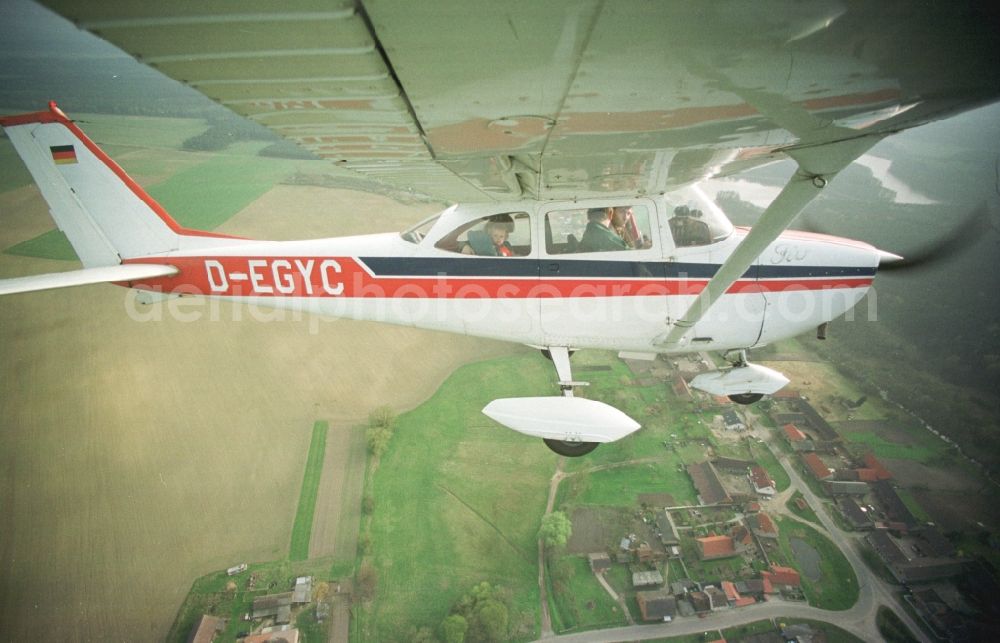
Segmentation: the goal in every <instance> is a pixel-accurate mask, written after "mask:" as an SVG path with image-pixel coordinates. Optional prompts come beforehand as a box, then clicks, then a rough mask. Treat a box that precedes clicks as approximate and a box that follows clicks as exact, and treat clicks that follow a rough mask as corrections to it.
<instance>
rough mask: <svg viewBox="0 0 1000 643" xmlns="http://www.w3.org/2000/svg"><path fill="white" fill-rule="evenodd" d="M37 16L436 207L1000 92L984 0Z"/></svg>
mask: <svg viewBox="0 0 1000 643" xmlns="http://www.w3.org/2000/svg"><path fill="white" fill-rule="evenodd" d="M43 1H44V3H45V4H46V5H47V6H49V7H51V8H52V9H54V10H55V11H56V12H58V13H60V14H62V15H63V16H66V17H68V18H70V19H71V20H74V21H75V22H77V23H78V24H79V25H80V26H81V27H82V28H84V29H87V30H89V31H91V32H93V33H95V34H97V35H98V36H100V37H102V38H104V39H106V40H108V41H110V42H112V43H114V44H116V45H118V46H119V47H121V48H122V49H124V50H125V51H127V52H129V53H130V54H132V55H134V56H136V57H137V58H139V59H140V60H142V61H145V62H146V63H148V64H149V65H151V66H152V67H154V68H156V69H159V70H160V71H161V72H163V73H164V74H166V75H167V76H170V77H172V78H175V79H177V80H180V81H182V82H185V83H187V84H188V85H190V86H192V87H194V88H195V89H197V90H199V91H201V92H202V93H204V94H205V95H207V96H209V97H211V98H212V99H214V100H216V101H218V102H219V103H221V104H223V105H225V106H226V107H228V108H230V109H231V110H233V111H234V112H237V113H239V114H242V115H244V116H246V117H247V118H249V119H251V120H253V121H255V122H258V123H261V124H262V125H265V126H267V127H268V128H270V129H272V130H273V131H275V132H277V133H279V134H280V135H282V136H284V137H285V138H288V139H290V140H292V141H295V142H296V143H298V144H299V145H300V146H302V147H304V148H306V149H308V150H310V151H312V152H313V153H314V154H316V155H318V156H320V157H323V158H328V159H330V160H331V161H332V162H334V163H336V164H338V165H340V166H343V167H346V168H350V169H353V170H355V171H357V172H359V173H362V174H364V175H366V176H368V177H370V178H376V179H379V180H381V181H384V182H388V183H391V184H394V185H396V186H400V187H403V188H406V189H412V190H416V191H418V192H422V193H425V194H429V195H433V196H436V197H439V198H441V199H444V200H447V201H472V202H477V201H490V200H509V199H517V198H540V199H549V198H573V197H584V196H593V195H597V194H630V195H635V194H654V193H659V192H663V191H666V190H670V189H673V188H675V187H678V186H681V185H684V184H687V183H691V182H695V181H698V180H701V179H704V178H708V177H713V176H722V175H728V174H733V173H736V172H739V171H741V170H744V169H747V168H749V167H753V166H755V165H758V164H761V163H765V162H768V161H771V160H775V159H779V158H783V155H784V154H785V152H786V151H787V150H788V149H790V148H791V149H802V148H816V147H822V146H825V145H829V144H835V143H841V142H844V141H847V140H850V139H852V138H854V137H857V136H869V137H877V136H881V135H885V134H886V133H889V132H893V131H898V130H900V129H905V128H908V127H913V126H915V125H919V124H922V123H925V122H927V121H929V120H933V119H936V118H942V117H944V116H947V115H950V114H952V113H956V112H958V111H962V110H965V109H969V108H971V107H974V106H977V105H979V104H981V103H984V102H987V101H991V100H994V99H995V98H996V97H997V96H998V95H1000V75H997V74H996V73H995V70H994V69H993V67H994V64H995V61H996V60H997V59H1000V56H998V53H1000V52H998V49H1000V46H998V44H997V38H996V36H995V25H996V24H997V20H996V15H995V14H996V10H995V9H993V8H991V5H989V3H981V2H968V3H966V2H955V3H950V2H949V3H931V4H929V5H928V4H921V5H920V6H919V7H915V6H914V5H913V4H912V3H910V2H893V1H891V0H875V1H871V2H850V3H843V2H839V1H832V0H814V1H807V2H789V1H785V0H772V1H762V2H754V3H746V2H741V1H738V0H736V1H722V2H685V3H680V2H659V3H658V2H649V1H648V0H615V1H614V2H610V1H604V0H548V1H546V2H524V1H516V2H500V1H497V0H466V1H462V2H454V1H446V0H424V1H421V2H411V1H409V0H357V1H352V0H341V1H340V2H336V1H332V0H284V1H282V2H259V1H257V2H255V1H249V2H248V1H245V0H241V1H240V2H236V1H235V0H228V1H223V2H211V3H196V2H159V3H151V2H143V1H141V0H122V1H121V2H113V3H95V2H87V3H80V2H75V1H74V0H43Z"/></svg>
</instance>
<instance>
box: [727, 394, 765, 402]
mask: <svg viewBox="0 0 1000 643" xmlns="http://www.w3.org/2000/svg"><path fill="white" fill-rule="evenodd" d="M762 397H764V394H763V393H737V394H736V395H730V396H729V399H731V400H732V401H734V402H736V403H737V404H753V403H754V402H759V401H760V398H762Z"/></svg>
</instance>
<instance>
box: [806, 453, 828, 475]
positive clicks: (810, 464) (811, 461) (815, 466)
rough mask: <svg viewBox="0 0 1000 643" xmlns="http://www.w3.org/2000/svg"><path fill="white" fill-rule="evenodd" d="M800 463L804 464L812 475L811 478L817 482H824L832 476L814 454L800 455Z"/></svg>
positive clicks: (824, 464)
mask: <svg viewBox="0 0 1000 643" xmlns="http://www.w3.org/2000/svg"><path fill="white" fill-rule="evenodd" d="M802 462H804V463H805V465H806V467H807V468H808V469H809V471H810V472H811V473H812V474H813V477H815V478H816V479H817V480H826V479H827V478H829V477H830V476H831V475H833V472H832V471H831V470H830V467H828V466H826V463H825V462H823V460H821V459H820V457H819V456H818V455H816V454H815V453H804V454H803V455H802Z"/></svg>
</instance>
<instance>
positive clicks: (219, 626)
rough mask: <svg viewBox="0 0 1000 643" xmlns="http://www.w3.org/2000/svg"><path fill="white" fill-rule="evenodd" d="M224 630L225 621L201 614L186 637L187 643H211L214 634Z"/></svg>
mask: <svg viewBox="0 0 1000 643" xmlns="http://www.w3.org/2000/svg"><path fill="white" fill-rule="evenodd" d="M224 629H226V619H224V618H217V617H215V616H208V615H207V614H203V615H202V617H201V618H199V619H198V620H197V622H195V624H194V627H193V628H191V633H190V634H189V635H188V643H212V640H213V639H214V638H215V636H216V634H218V633H219V632H221V631H223V630H224Z"/></svg>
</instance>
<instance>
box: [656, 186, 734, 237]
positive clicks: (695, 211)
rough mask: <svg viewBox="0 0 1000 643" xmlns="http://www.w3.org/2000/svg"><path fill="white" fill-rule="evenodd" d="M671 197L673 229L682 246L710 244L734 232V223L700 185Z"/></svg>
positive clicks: (671, 226)
mask: <svg viewBox="0 0 1000 643" xmlns="http://www.w3.org/2000/svg"><path fill="white" fill-rule="evenodd" d="M671 197H672V198H671V199H670V201H669V203H670V204H671V206H672V207H673V209H672V211H670V233H671V234H672V235H673V237H674V245H676V246H677V247H678V248H685V247H691V246H707V245H709V244H712V243H716V242H718V241H722V240H723V239H725V238H727V237H728V236H729V235H730V234H732V233H733V224H732V223H730V222H729V219H727V218H726V215H725V214H724V213H723V212H722V210H720V209H719V206H717V205H715V203H714V202H712V201H711V200H710V199H709V198H708V197H707V196H706V195H705V193H704V192H702V191H701V190H700V189H698V188H697V186H695V187H693V188H691V189H689V190H685V191H684V192H682V193H679V194H677V195H671Z"/></svg>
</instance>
